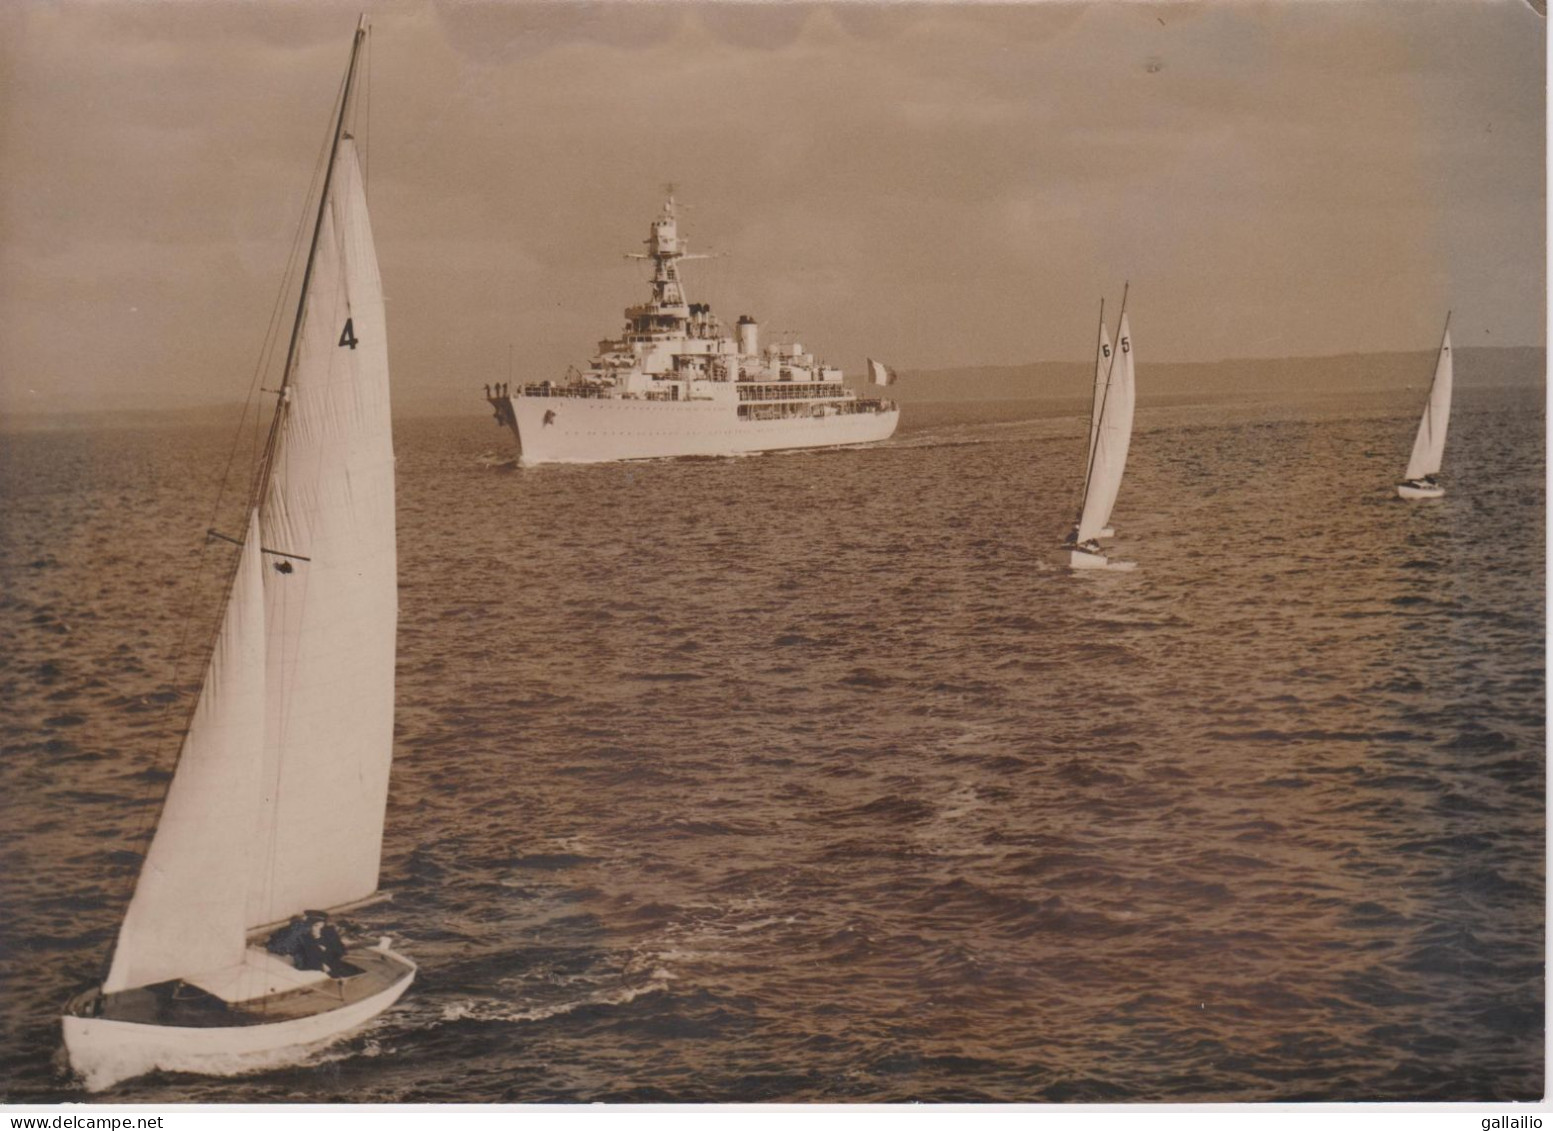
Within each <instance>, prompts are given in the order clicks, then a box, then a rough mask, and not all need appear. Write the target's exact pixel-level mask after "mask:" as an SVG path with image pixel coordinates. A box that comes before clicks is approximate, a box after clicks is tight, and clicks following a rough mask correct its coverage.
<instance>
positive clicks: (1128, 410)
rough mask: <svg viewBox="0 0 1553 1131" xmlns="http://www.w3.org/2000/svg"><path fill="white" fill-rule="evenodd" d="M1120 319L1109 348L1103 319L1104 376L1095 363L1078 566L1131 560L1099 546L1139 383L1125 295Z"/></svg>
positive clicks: (1075, 543)
mask: <svg viewBox="0 0 1553 1131" xmlns="http://www.w3.org/2000/svg"><path fill="white" fill-rule="evenodd" d="M1122 305H1123V313H1122V317H1121V323H1120V325H1118V327H1117V331H1116V349H1115V350H1114V351H1111V350H1109V348H1108V347H1109V343H1108V342H1107V340H1106V336H1105V326H1104V323H1103V322H1102V324H1101V330H1100V358H1101V363H1104V364H1103V368H1104V370H1105V373H1104V378H1103V381H1102V378H1101V375H1100V373H1099V372H1098V370H1099V369H1100V368H1101V363H1097V373H1096V391H1095V404H1094V407H1093V408H1092V410H1091V414H1090V445H1089V459H1088V467H1087V470H1086V473H1085V476H1084V497H1083V502H1082V503H1081V505H1080V507H1079V517H1078V523H1077V525H1076V526H1075V527H1074V529H1073V531H1072V533H1070V534H1069V535H1068V538H1067V542H1066V546H1067V553H1068V568H1070V569H1076V570H1091V569H1112V570H1127V569H1132V568H1134V564H1135V563H1133V562H1113V561H1111V560H1110V559H1109V558H1107V557H1106V556H1105V554H1104V553H1103V552H1102V551H1101V549H1100V541H1099V540H1100V539H1101V538H1102V537H1108V536H1109V534H1110V528H1109V526H1108V523H1109V522H1110V521H1111V511H1112V509H1113V508H1114V507H1115V506H1116V496H1117V493H1118V492H1119V491H1120V490H1121V486H1122V472H1123V471H1124V470H1126V467H1127V450H1128V448H1129V447H1130V446H1131V444H1132V418H1133V409H1134V406H1135V404H1136V401H1137V388H1136V384H1135V374H1134V370H1133V352H1132V331H1131V330H1130V328H1129V327H1128V324H1127V314H1126V300H1125V298H1124V299H1123V303H1122Z"/></svg>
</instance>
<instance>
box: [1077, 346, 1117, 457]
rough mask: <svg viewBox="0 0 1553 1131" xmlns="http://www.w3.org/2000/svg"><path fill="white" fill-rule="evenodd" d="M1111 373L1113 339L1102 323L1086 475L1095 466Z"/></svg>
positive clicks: (1096, 360) (1091, 411)
mask: <svg viewBox="0 0 1553 1131" xmlns="http://www.w3.org/2000/svg"><path fill="white" fill-rule="evenodd" d="M1110 372H1111V338H1110V335H1108V334H1107V333H1106V332H1105V323H1104V322H1102V323H1100V344H1099V345H1098V346H1097V347H1096V349H1095V395H1094V400H1093V401H1091V403H1090V406H1089V452H1088V455H1087V456H1086V457H1085V463H1084V474H1085V475H1086V476H1088V474H1089V471H1090V469H1091V468H1093V467H1094V465H1095V437H1096V436H1097V435H1099V432H1100V405H1101V401H1102V399H1103V398H1104V395H1105V384H1106V378H1107V377H1108V376H1109V375H1110Z"/></svg>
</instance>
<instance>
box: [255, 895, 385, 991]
mask: <svg viewBox="0 0 1553 1131" xmlns="http://www.w3.org/2000/svg"><path fill="white" fill-rule="evenodd" d="M264 949H265V950H267V951H269V952H270V953H271V954H277V955H279V956H280V957H282V958H289V959H291V965H292V966H294V967H296V968H297V969H298V970H322V971H323V972H324V973H325V974H327V975H329V977H331V978H348V977H350V976H351V975H352V974H360V973H361V970H360V968H359V967H356V966H353V965H352V964H351V963H349V962H346V961H345V942H344V940H342V939H341V938H340V932H339V931H337V930H335V929H334V924H332V923H330V922H329V913H328V912H327V911H304V912H303V913H302V914H301V915H294V916H292V919H291V922H289V923H287V924H286V925H285V926H284V927H282V928H280V930H278V931H276V932H275V933H274V934H272V935H270V937H269V938H268V939H267V940H266V941H265V943H264Z"/></svg>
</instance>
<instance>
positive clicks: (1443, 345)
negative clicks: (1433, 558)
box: [1397, 314, 1453, 499]
mask: <svg viewBox="0 0 1553 1131" xmlns="http://www.w3.org/2000/svg"><path fill="white" fill-rule="evenodd" d="M1452 369H1453V366H1452V364H1451V317H1450V315H1449V314H1447V315H1446V316H1445V336H1444V338H1442V339H1441V341H1440V353H1439V356H1438V357H1437V358H1436V359H1435V363H1434V380H1433V382H1431V383H1430V385H1429V400H1428V401H1427V402H1426V403H1425V405H1424V415H1423V419H1422V420H1420V421H1419V422H1418V435H1417V436H1416V437H1415V438H1414V440H1413V454H1412V456H1411V457H1409V459H1408V461H1407V470H1406V471H1405V472H1404V473H1403V476H1402V480H1403V481H1402V482H1401V483H1398V484H1397V494H1398V495H1400V496H1401V497H1402V498H1404V499H1438V498H1440V497H1441V496H1443V495H1444V494H1445V488H1444V487H1441V486H1440V485H1439V483H1437V482H1436V481H1435V476H1437V475H1438V474H1439V473H1440V464H1441V462H1442V461H1443V459H1444V458H1445V433H1446V431H1447V429H1449V427H1450V423H1451V383H1452Z"/></svg>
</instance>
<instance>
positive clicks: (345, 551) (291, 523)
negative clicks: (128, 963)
mask: <svg viewBox="0 0 1553 1131" xmlns="http://www.w3.org/2000/svg"><path fill="white" fill-rule="evenodd" d="M329 195H330V199H329V200H328V201H327V202H326V205H325V208H324V212H323V218H322V226H321V228H320V232H319V239H318V247H317V253H316V257H315V259H314V263H313V278H312V285H311V287H310V288H309V292H308V296H307V303H306V309H305V312H304V315H303V323H302V331H301V341H300V343H299V346H298V353H297V361H296V365H295V369H294V371H293V373H292V375H291V379H290V383H289V386H288V394H287V397H288V399H287V403H286V405H285V417H284V420H283V423H282V425H281V430H280V437H279V443H278V447H277V450H276V453H275V459H274V467H273V472H272V474H271V478H270V484H269V490H268V494H267V496H266V498H265V499H264V503H263V508H262V511H261V515H260V518H261V523H262V527H263V531H264V544H265V546H266V547H267V548H270V549H274V550H279V551H283V552H284V553H286V554H290V555H294V557H292V558H278V559H276V561H275V563H274V565H275V566H276V567H278V568H269V569H266V570H265V571H264V583H265V605H266V609H267V613H268V625H267V639H268V662H269V669H268V712H267V717H266V722H265V749H264V762H263V772H262V777H261V782H260V795H261V801H260V807H261V809H260V814H259V820H258V822H257V830H256V838H255V843H254V851H253V854H252V858H251V859H252V864H251V868H252V871H251V880H250V884H249V905H248V922H249V925H250V926H257V925H259V924H262V923H270V922H274V921H276V920H280V919H284V918H286V917H287V916H289V915H292V914H295V913H296V912H298V911H301V910H303V909H305V908H328V907H333V906H337V905H339V904H342V903H347V902H350V901H352V900H356V899H360V898H362V897H364V896H367V895H370V894H371V893H372V892H373V891H375V890H376V888H377V879H378V864H379V858H380V856H381V853H382V841H383V819H384V813H385V808H386V805H387V796H388V771H389V763H390V760H391V757H392V746H393V714H394V710H393V705H394V636H395V629H396V625H397V620H398V595H397V587H396V560H395V546H394V454H393V444H392V438H391V435H390V429H389V406H388V348H387V342H386V339H385V331H384V316H383V291H382V282H381V280H380V278H379V276H378V266H377V256H376V254H375V252H374V251H373V245H372V232H371V228H370V226H369V223H368V219H367V207H366V196H365V194H364V192H363V189H362V182H361V170H360V167H359V165H358V164H357V158H356V149H355V145H354V143H353V142H352V141H351V140H350V138H349V137H346V138H344V139H342V141H341V143H340V146H339V150H338V152H337V154H336V156H335V168H334V174H333V181H332V185H331V189H330V194H329ZM302 559H306V560H302Z"/></svg>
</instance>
